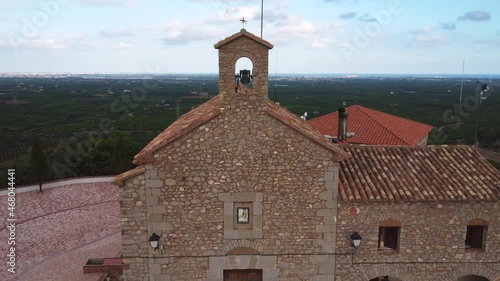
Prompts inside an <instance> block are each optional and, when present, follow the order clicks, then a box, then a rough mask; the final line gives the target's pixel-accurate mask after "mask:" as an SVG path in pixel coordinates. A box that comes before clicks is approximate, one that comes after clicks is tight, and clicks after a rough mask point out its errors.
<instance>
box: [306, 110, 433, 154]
mask: <svg viewBox="0 0 500 281" xmlns="http://www.w3.org/2000/svg"><path fill="white" fill-rule="evenodd" d="M346 111H347V113H348V114H349V117H348V118H347V129H348V131H349V132H354V133H356V135H355V136H354V137H352V138H350V139H349V143H355V144H373V145H417V144H418V143H419V142H420V141H421V140H422V139H423V138H424V137H425V136H427V135H428V134H429V132H430V131H431V130H432V128H433V127H432V126H430V125H427V124H423V123H420V122H416V121H412V120H409V119H405V118H401V117H398V116H394V115H390V114H387V113H384V112H380V111H377V110H374V109H370V108H366V107H363V106H360V105H354V106H351V107H348V108H346ZM338 116H339V115H338V112H337V111H335V112H332V113H330V114H327V115H323V116H320V117H317V118H314V119H311V120H308V122H309V124H311V125H312V126H313V127H314V128H315V129H317V130H318V131H320V132H321V133H322V134H324V135H330V136H335V137H336V136H337V134H338V120H339V119H338V118H339V117H338Z"/></svg>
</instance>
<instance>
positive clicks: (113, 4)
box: [81, 0, 128, 7]
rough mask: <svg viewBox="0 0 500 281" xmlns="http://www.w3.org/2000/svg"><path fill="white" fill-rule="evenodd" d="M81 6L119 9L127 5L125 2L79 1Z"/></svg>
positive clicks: (113, 0) (105, 0)
mask: <svg viewBox="0 0 500 281" xmlns="http://www.w3.org/2000/svg"><path fill="white" fill-rule="evenodd" d="M81 1H82V3H83V4H86V5H93V6H113V7H121V6H125V5H126V4H127V2H128V1H127V0H81Z"/></svg>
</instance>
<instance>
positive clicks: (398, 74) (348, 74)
mask: <svg viewBox="0 0 500 281" xmlns="http://www.w3.org/2000/svg"><path fill="white" fill-rule="evenodd" d="M8 74H17V75H36V74H44V75H50V74H56V75H214V76H215V75H218V73H217V72H158V73H156V72H78V71H74V72H72V71H68V72H51V71H47V72H36V71H34V72H30V71H27V72H16V71H12V72H8V71H6V72H0V77H2V76H3V77H5V75H8ZM329 75H332V76H338V75H342V76H368V75H372V76H447V77H451V76H453V78H455V77H458V78H460V77H462V74H461V73H384V72H378V73H368V72H365V73H354V72H338V73H335V72H332V73H326V72H324V73H322V72H302V73H301V72H284V73H277V74H276V73H269V77H270V78H272V77H274V76H329ZM477 76H480V77H483V78H484V77H491V78H500V73H499V74H490V73H464V74H463V78H474V77H477Z"/></svg>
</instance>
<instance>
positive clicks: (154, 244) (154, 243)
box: [149, 232, 160, 251]
mask: <svg viewBox="0 0 500 281" xmlns="http://www.w3.org/2000/svg"><path fill="white" fill-rule="evenodd" d="M149 244H151V248H153V249H154V250H155V251H156V249H158V247H159V245H160V236H158V235H156V233H154V232H153V234H152V235H151V237H149Z"/></svg>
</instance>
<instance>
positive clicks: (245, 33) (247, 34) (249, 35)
mask: <svg viewBox="0 0 500 281" xmlns="http://www.w3.org/2000/svg"><path fill="white" fill-rule="evenodd" d="M241 36H245V37H247V38H250V39H252V40H254V41H255V42H257V43H260V44H261V45H264V46H265V47H267V48H269V49H272V48H273V47H274V46H273V44H271V43H269V42H267V41H266V40H264V39H262V38H260V37H257V36H255V35H253V34H252V33H250V32H248V31H246V29H242V30H240V32H238V33H235V34H233V35H231V36H229V37H227V38H225V39H223V40H221V41H219V42H218V43H216V44H215V45H214V47H215V48H216V49H219V48H221V47H222V46H224V45H226V44H229V43H230V42H233V41H234V40H236V39H238V38H240V37H241Z"/></svg>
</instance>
